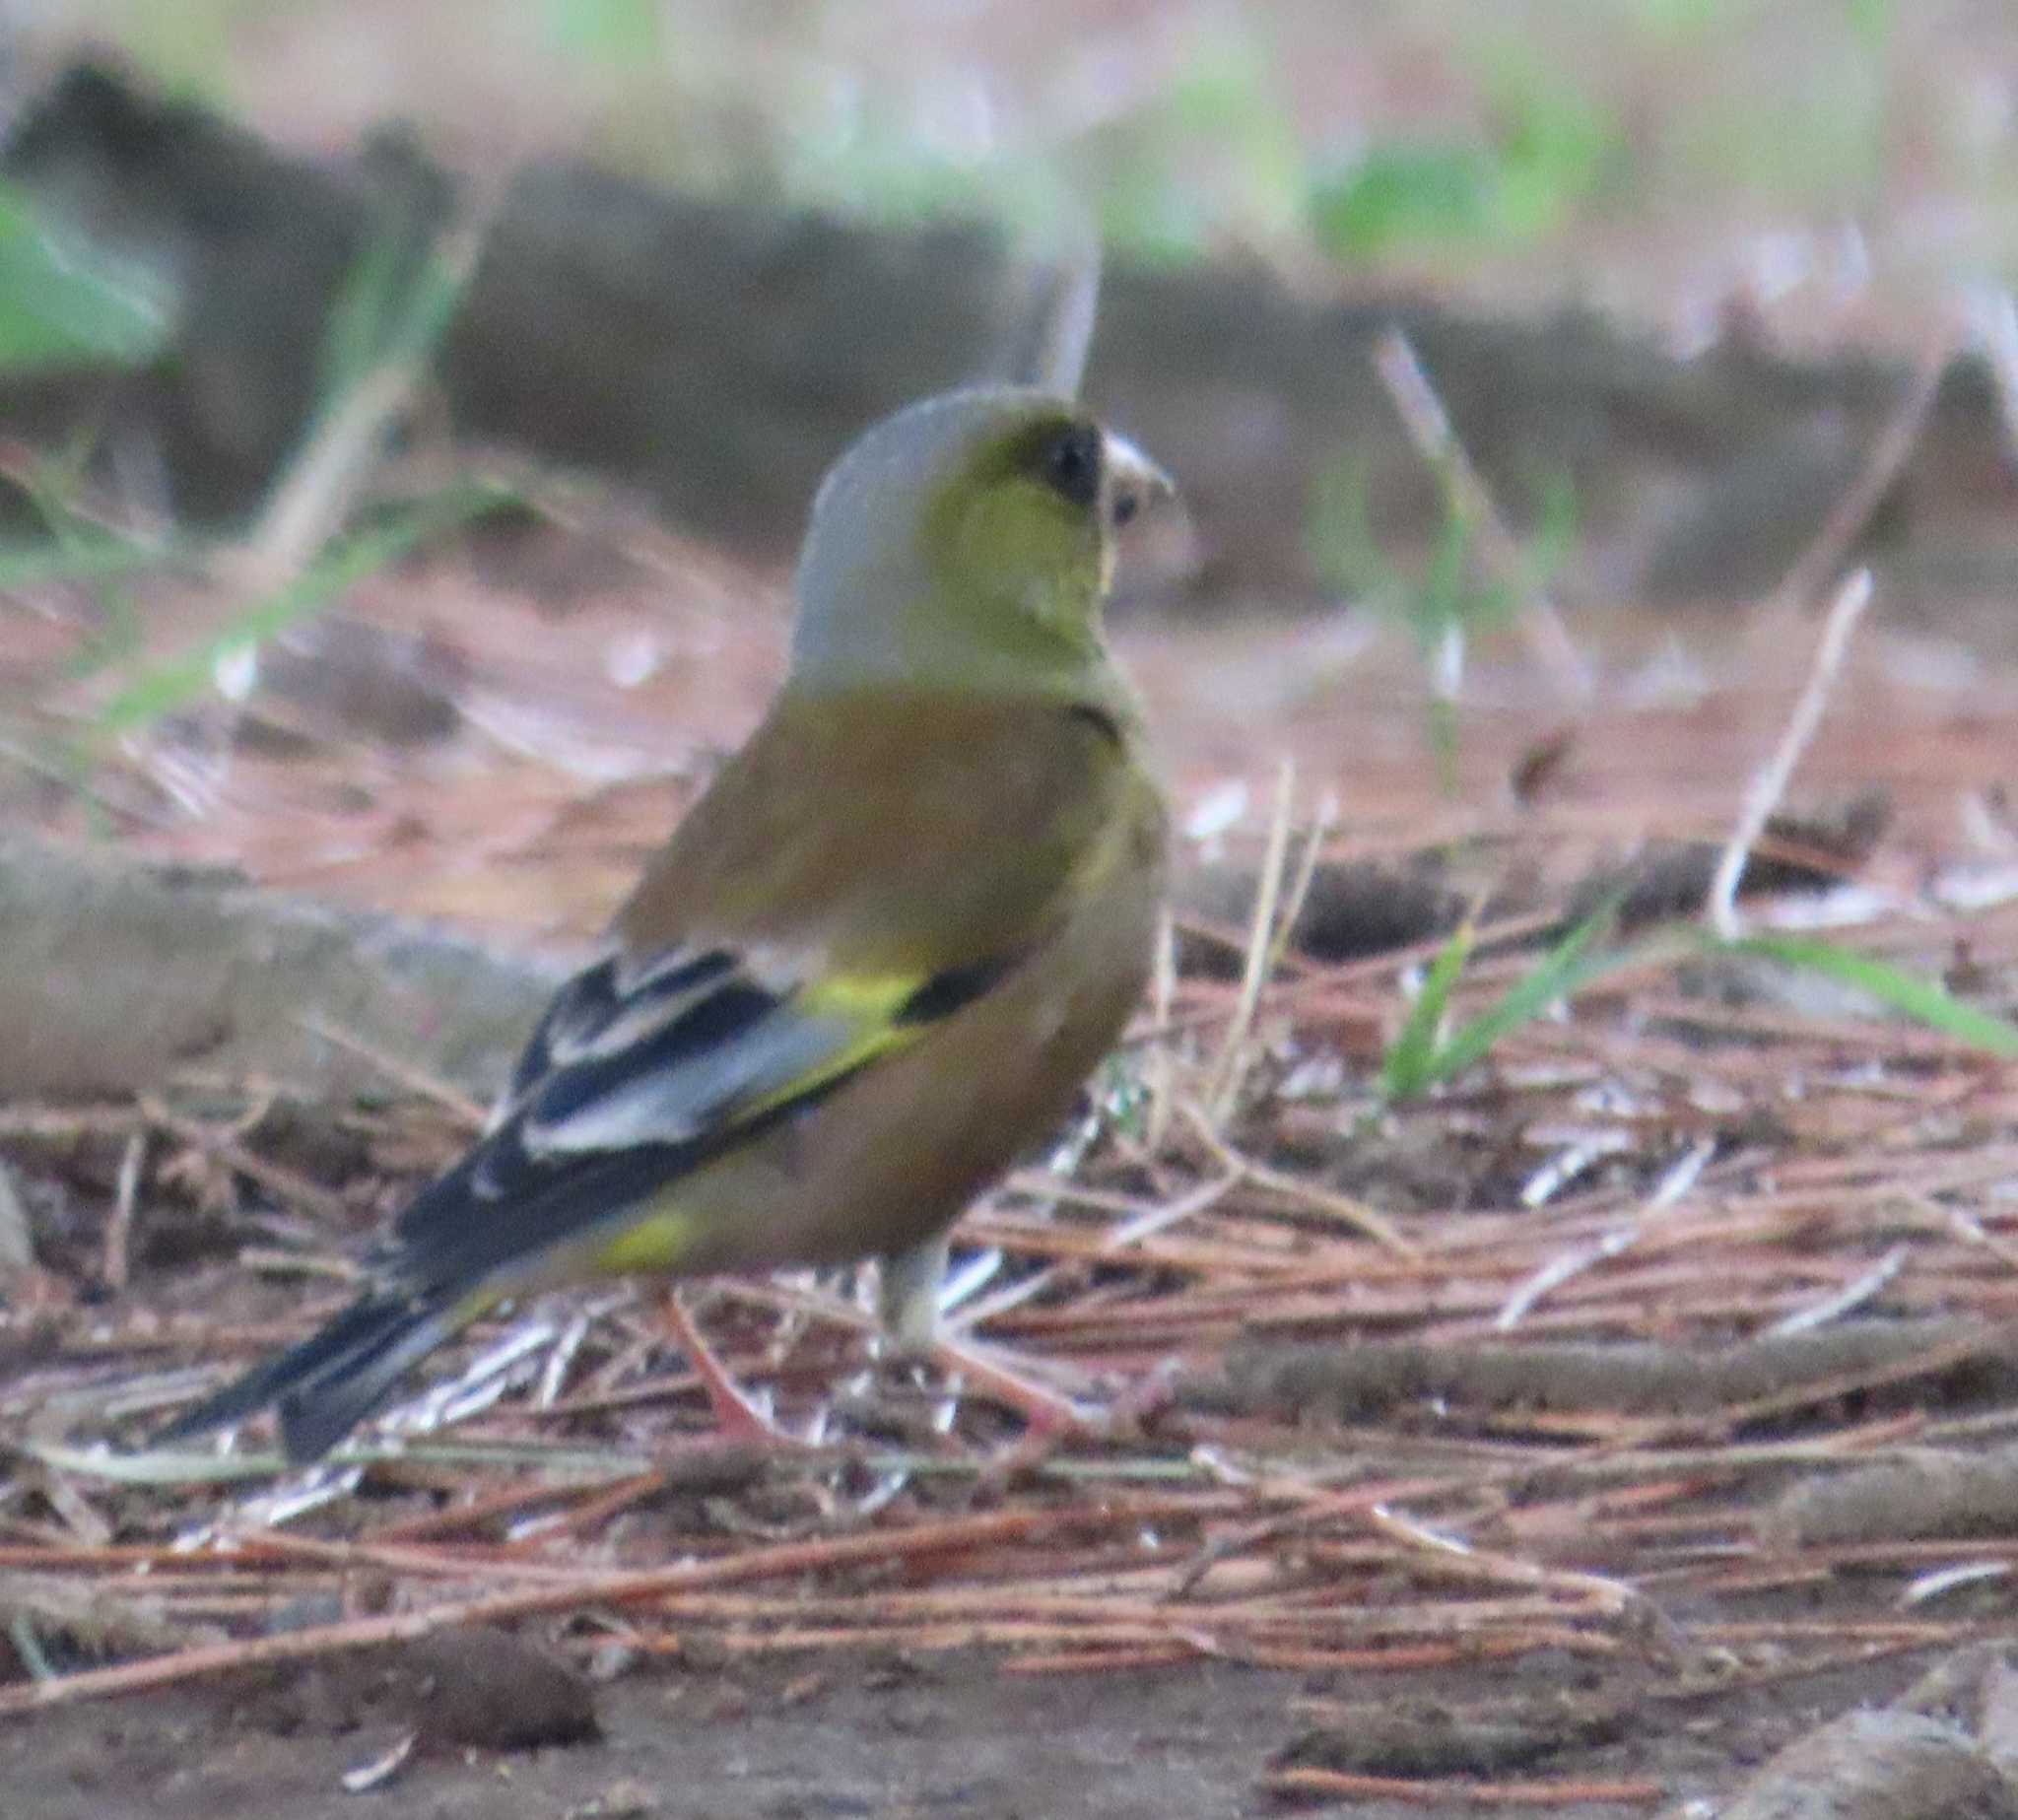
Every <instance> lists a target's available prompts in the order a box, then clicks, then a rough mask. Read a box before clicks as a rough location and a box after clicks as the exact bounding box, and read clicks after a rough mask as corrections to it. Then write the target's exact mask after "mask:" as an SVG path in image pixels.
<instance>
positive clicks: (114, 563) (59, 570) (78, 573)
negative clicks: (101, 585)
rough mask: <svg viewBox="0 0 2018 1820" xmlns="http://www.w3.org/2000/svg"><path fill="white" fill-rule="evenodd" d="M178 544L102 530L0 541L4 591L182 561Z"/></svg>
mask: <svg viewBox="0 0 2018 1820" xmlns="http://www.w3.org/2000/svg"><path fill="white" fill-rule="evenodd" d="M186 554H187V551H186V550H184V549H181V548H179V547H177V546H174V545H168V546H163V545H156V544H140V543H135V542H133V541H132V540H131V539H130V538H125V537H111V536H105V535H102V534H96V535H92V536H78V537H69V538H64V539H60V540H55V539H52V540H50V541H48V542H35V543H23V544H12V545H5V544H0V594H11V593H13V592H15V591H16V590H17V589H19V588H31V587H46V586H48V585H50V584H51V583H55V582H62V581H106V580H113V579H116V578H117V577H118V576H120V575H130V574H134V573H138V572H139V571H141V570H144V569H155V568H160V567H164V566H166V565H167V564H169V563H172V562H174V561H176V560H177V559H178V558H180V557H182V556H185V555H186Z"/></svg>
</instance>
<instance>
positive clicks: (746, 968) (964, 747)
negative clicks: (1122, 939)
mask: <svg viewBox="0 0 2018 1820" xmlns="http://www.w3.org/2000/svg"><path fill="white" fill-rule="evenodd" d="M1032 711H1034V712H1035V713H1037V714H1039V715H1041V716H1042V718H1041V720H1040V722H1039V724H1038V725H1037V726H1035V727H1033V725H1032V724H1031V721H1030V720H1029V719H1028V718H1022V719H1019V718H1017V717H1016V716H1015V715H1013V714H1012V713H1011V712H1010V710H1008V709H1004V708H974V707H964V706H963V707H961V708H957V709H956V708H947V707H944V706H938V707H935V706H933V705H930V704H923V705H916V706H914V707H913V708H911V709H910V711H909V712H908V714H907V715H900V716H897V717H896V724H897V726H898V727H899V728H905V727H907V726H908V727H909V728H910V729H911V730H912V732H913V733H914V732H915V730H916V728H917V725H918V722H919V720H920V718H921V717H922V716H925V715H928V714H929V715H936V716H938V718H939V720H940V721H941V722H943V724H939V725H936V726H933V727H931V728H930V729H929V731H930V733H931V737H930V738H928V739H927V740H926V741H925V742H924V743H925V749H926V750H927V751H930V752H932V753H934V754H936V755H942V756H938V757H937V758H936V759H935V761H934V762H933V764H931V765H929V766H925V767H920V765H919V764H918V762H917V758H916V752H915V749H914V748H913V747H911V746H908V745H905V744H902V743H897V744H892V743H890V742H891V741H892V735H891V733H890V732H889V731H888V728H889V727H890V725H891V724H892V716H891V715H889V714H888V713H887V712H886V713H881V714H876V715H865V716H862V717H860V718H856V717H854V716H847V715H841V716H834V715H821V716H816V717H813V718H811V719H808V718H807V717H806V716H805V715H803V714H801V715H800V716H799V717H798V718H797V719H793V718H792V717H791V716H792V715H793V713H794V712H795V710H794V709H793V708H792V707H791V705H790V704H789V702H787V705H786V706H785V708H782V709H780V710H775V711H774V716H773V719H772V721H771V722H770V723H768V724H767V727H766V728H765V729H764V730H762V731H760V733H759V734H758V735H757V736H756V738H754V739H753V740H752V741H751V743H750V745H749V746H747V747H746V748H745V749H744V751H743V752H742V753H741V754H740V755H739V756H738V758H737V759H736V760H735V761H733V763H732V765H731V767H730V769H729V770H727V771H725V772H724V773H723V774H722V775H720V776H719V777H718V778H717V779H716V781H715V784H714V787H713V788H712V789H711V790H710V791H709V792H708V794H707V796H706V799H705V800H704V801H703V803H702V804H701V805H700V806H699V807H698V808H697V809H696V810H695V812H694V813H693V814H692V815H691V816H690V817H689V820H688V823H687V824H685V825H683V827H682V828H681V829H680V831H679V834H678V835H677V836H676V838H675V840H674V842H673V843H672V845H671V847H670V848H669V849H668V851H667V852H666V854H665V855H664V857H663V859H662V860H661V862H660V864H659V865H658V866H657V867H656V868H654V870H653V872H652V873H651V874H650V875H648V876H647V879H646V881H645V884H644V885H643V887H641V888H640V891H639V895H638V897H637V898H636V899H634V901H633V904H632V906H631V908H630V910H627V912H626V914H625V916H624V918H622V919H621V920H620V923H619V926H618V939H617V945H616V948H615V951H614V952H613V953H612V954H611V955H609V956H608V957H607V958H606V959H604V960H602V961H600V962H598V963H597V964H596V965H594V966H592V967H590V968H588V969H587V970H586V971H585V972H583V973H581V974H580V975H578V976H577V977H575V978H574V979H573V980H572V981H571V982H570V983H569V984H568V985H567V986H565V987H564V988H563V989H562V991H561V993H560V994H559V996H558V997H557V998H556V999H555V1001H554V1003H553V1005H552V1006H551V1007H550V1008H549V1010H548V1012H547V1014H546V1016H545V1017H544V1018H543V1019H542V1021H541V1023H540V1026H539V1028H538V1030H537V1031H535V1032H534V1034H533V1037H532V1039H531V1041H530V1042H529V1043H528V1044H527V1045H526V1049H525V1053H524V1056H523V1058H522V1059H521V1061H520V1063H519V1066H518V1069H517V1071H516V1073H515V1075H514V1078H513V1080H512V1083H511V1085H510V1087H509V1089H508V1090H507V1092H506V1094H505V1096H504V1099H503V1101H502V1102H501V1103H500V1106H499V1110H498V1112H497V1113H496V1114H495V1116H494V1119H493V1122H492V1125H491V1128H490V1130H489V1131H488V1132H487V1133H486V1135H485V1136H484V1137H483V1138H482V1139H481V1140H480V1141H479V1143H478V1144H477V1145H476V1147H475V1148H474V1149H473V1150H472V1151H471V1152H470V1153H469V1155H468V1156H466V1157H465V1158H464V1159H463V1160H462V1161H461V1162H460V1163H458V1164H457V1165H456V1166H455V1167H454V1168H453V1169H452V1170H450V1171H449V1172H448V1174H447V1175H445V1176H443V1177H442V1178H441V1179H440V1180H438V1181H437V1182H436V1183H434V1184H433V1185H432V1186H431V1187H429V1188H427V1189H425V1190H423V1191H422V1193H421V1194H420V1196H419V1197H418V1198H417V1199H416V1200H415V1201H414V1202H413V1203H412V1204H411V1205H409V1206H408V1208H407V1209H406V1211H405V1212H404V1213H403V1214H401V1215H400V1216H399V1218H398V1220H397V1222H396V1223H395V1226H394V1232H393V1241H392V1245H391V1246H390V1247H389V1248H388V1251H387V1252H386V1253H385V1254H383V1255H382V1257H381V1259H380V1262H381V1266H382V1271H383V1274H384V1276H385V1277H386V1278H389V1279H390V1280H392V1281H394V1282H397V1283H400V1284H404V1285H408V1286H417V1287H422V1288H427V1289H431V1290H432V1289H438V1288H442V1287H453V1286H458V1285H463V1286H473V1285H475V1284H477V1283H480V1282H482V1281H484V1280H485V1279H487V1278H492V1277H493V1275H494V1273H497V1272H501V1271H504V1270H505V1269H506V1268H507V1267H508V1266H511V1265H513V1264H515V1263H517V1262H519V1261H521V1260H524V1259H529V1258H531V1257H534V1256H537V1255H539V1254H541V1253H543V1252H545V1251H547V1250H548V1249H549V1248H550V1247H565V1246H566V1245H567V1244H568V1243H569V1241H570V1240H572V1239H573V1238H576V1237H579V1236H581V1235H583V1234H584V1233H585V1232H586V1231H587V1229H589V1228H591V1227H593V1226H597V1225H599V1224H601V1223H602V1222H604V1221H606V1220H608V1219H609V1218H610V1217H611V1216H613V1215H618V1214H620V1213H621V1212H622V1211H623V1210H624V1209H625V1208H627V1207H632V1206H636V1205H637V1204H638V1203H639V1202H640V1201H643V1200H646V1199H647V1198H650V1197H652V1196H654V1195H656V1194H657V1193H658V1192H659V1191H660V1190H662V1189H664V1188H665V1187H666V1186H668V1185H669V1184H671V1183H672V1182H674V1181H676V1180H679V1179H680V1178H681V1177H682V1176H684V1175H685V1174H687V1173H688V1172H690V1171H692V1170H694V1169H697V1168H699V1167H701V1166H702V1165H703V1164H706V1162H708V1161H710V1160H711V1159H713V1158H715V1157H718V1156H720V1155H721V1154H722V1153H723V1152H724V1151H726V1150H729V1149H731V1148H733V1147H735V1146H736V1145H738V1144H741V1143H744V1142H747V1141H749V1140H751V1139H753V1138H754V1137H756V1136H757V1135H759V1134H760V1133H761V1132H762V1131H764V1130H766V1129H768V1128H769V1127H770V1125H771V1124H773V1123H774V1121H776V1120H777V1119H779V1118H781V1117H784V1116H787V1115H788V1114H789V1113H790V1112H792V1110H793V1109H795V1108H797V1107H801V1106H804V1105H807V1104H809V1103H810V1102H812V1101H813V1100H815V1099H817V1098H819V1097H821V1096H823V1095H824V1094H826V1093H827V1092H829V1091H830V1090H832V1089H833V1088H835V1087H836V1086H838V1085H839V1084H840V1083H841V1081H843V1080H844V1079H846V1078H847V1077H848V1076H849V1075H851V1074H853V1073H854V1072H856V1071H857V1070H859V1069H861V1068H863V1067H866V1066H869V1065H871V1064H873V1063H874V1062H876V1061H877V1060H878V1059H879V1058H880V1057H883V1056H886V1055H888V1054H890V1053H892V1052H893V1051H895V1050H897V1049H900V1048H903V1047H905V1046H907V1045H910V1044H911V1043H914V1042H916V1041H917V1040H918V1039H919V1038H920V1037H921V1036H922V1035H923V1034H924V1033H925V1032H926V1031H927V1030H928V1029H929V1028H930V1027H931V1026H932V1025H934V1024H935V1023H938V1022H939V1021H940V1020H942V1019H945V1018H949V1017H952V1016H954V1015H956V1014H957V1013H958V1012H960V1011H961V1010H962V1009H964V1008H965V1007H966V1006H968V1005H970V1004H972V1003H973V1002H974V1001H975V1000H976V999H978V998H980V997H983V996H984V995H985V994H987V993H988V992H989V991H991V990H993V989H994V988H995V987H996V986H997V985H998V984H999V983H1000V982H1001V981H1002V980H1003V979H1004V978H1005V977H1007V976H1008V975H1009V974H1011V973H1012V972H1014V971H1015V970H1017V969H1018V968H1019V967H1021V966H1023V965H1024V964H1025V963H1026V962H1031V961H1033V960H1035V958H1036V957H1038V956H1039V955H1040V954H1041V952H1042V950H1043V947H1044V946H1045V943H1046V941H1047V939H1048V938H1049V936H1050V934H1051V933H1052V932H1053V931H1054V929H1055V928H1056V926H1057V916H1058V907H1059V905H1060V904H1061V903H1062V902H1063V901H1064V899H1065V897H1066V889H1065V888H1066V884H1067V881H1068V879H1069V878H1070V876H1071V875H1072V873H1073V870H1074V868H1075V867H1076V866H1077V865H1079V864H1080V863H1081V862H1082V860H1083V858H1084V855H1085V852H1086V850H1087V846H1088V841H1089V838H1090V835H1091V834H1093V833H1097V831H1098V830H1099V829H1100V828H1101V827H1103V826H1104V825H1105V824H1104V821H1103V817H1102V803H1101V799H1100V789H1099V783H1098V780H1099V779H1100V778H1102V777H1103V776H1104V775H1106V774H1105V771H1104V769H1103V764H1102V760H1103V759H1104V757H1105V755H1106V750H1107V748H1108V747H1109V745H1110V735H1108V734H1107V733H1105V732H1103V731H1102V730H1101V729H1100V728H1099V727H1097V726H1091V725H1089V724H1088V723H1086V722H1085V721H1084V719H1083V718H1082V717H1075V716H1073V715H1071V714H1060V713H1059V712H1058V711H1057V710H1054V709H1049V708H1040V709H1037V710H1032ZM787 755H788V757H789V764H788V765H787V762H786V757H787ZM806 774H810V775H819V776H821V777H823V779H824V780H826V781H827V782H828V783H830V784H832V785H833V786H834V787H833V788H832V790H831V791H830V793H829V794H828V797H827V799H826V806H825V808H824V809H823V812H822V813H821V815H820V816H819V817H818V818H817V819H813V820H803V819H799V818H796V817H795V818H792V819H791V820H789V821H785V822H780V820H779V819H778V816H777V812H776V805H777V804H778V803H779V802H780V801H789V800H791V796H790V789H789V784H790V780H791V778H792V777H793V776H802V775H806ZM893 777H895V778H899V779H901V780H902V781H903V783H904V792H903V797H904V802H903V807H904V811H905V812H904V813H893V812H892V805H891V803H890V801H889V799H888V796H887V793H884V792H887V786H888V780H889V779H891V778H893ZM879 786H881V790H879ZM1005 826H1009V827H1015V828H1017V830H1018V834H1019V838H1018V840H1016V841H1015V842H1010V843H1005V842H1003V841H1001V840H1000V839H999V838H998V837H999V835H1000V834H1001V831H1002V830H1003V828H1004V827H1005ZM949 905H950V906H952V907H953V909H954V910H956V911H957V913H956V914H954V915H952V916H950V917H946V916H943V915H942V914H938V913H935V914H931V915H927V914H925V912H926V911H932V912H943V911H944V910H946V909H947V907H948V906H949Z"/></svg>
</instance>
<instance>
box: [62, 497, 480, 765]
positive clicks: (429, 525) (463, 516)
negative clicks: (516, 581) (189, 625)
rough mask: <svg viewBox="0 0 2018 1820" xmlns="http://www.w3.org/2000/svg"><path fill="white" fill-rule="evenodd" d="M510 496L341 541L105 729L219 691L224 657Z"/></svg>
mask: <svg viewBox="0 0 2018 1820" xmlns="http://www.w3.org/2000/svg"><path fill="white" fill-rule="evenodd" d="M508 497H509V496H508V495H507V494H506V493H505V492H504V490H502V489H499V488H496V487H490V486H479V487H462V488H456V489H453V490H451V491H450V492H447V493H444V494H442V495H440V496H439V497H437V498H436V499H433V500H429V501H426V502H425V503H423V504H422V505H419V506H412V507H409V508H408V509H406V510H405V511H402V512H399V513H397V514H396V515H394V516H393V517H392V518H391V519H389V520H388V521H385V522H382V523H379V524H375V525H372V526H371V527H370V528H369V529H367V530H362V531H357V532H354V533H352V535H350V536H349V537H345V538H340V539H338V540H336V541H335V542H333V543H331V544H330V545H329V546H328V548H327V549H325V550H324V552H323V553H322V555H320V556H319V557H317V558H316V560H315V561H314V562H313V563H312V564H310V565H309V566H308V568H307V569H306V570H304V571H303V573H302V574H301V575H300V576H299V577H298V578H297V579H295V580H293V581H291V582H289V583H288V584H287V585H286V586H285V587H282V588H279V589H277V590H275V592H273V593H272V594H270V595H268V596H267V597H266V599H264V600H262V601H259V602H258V603H256V604H255V605H254V606H252V607H250V608H248V609H247V610H246V611H245V612H243V613H241V614H240V615H239V616H238V617H237V619H236V620H235V621H234V622H233V624H231V625H230V626H228V627H226V628H225V629H224V630H223V631H222V632H219V633H217V634H215V635H213V636H212V637H211V638H209V639H206V640H204V641H203V642H202V643H201V644H200V645H198V646H197V647H196V649H194V650H193V651H189V652H187V653H185V654H184V655H182V656H180V657H172V658H169V659H168V660H167V661H165V662H163V663H160V664H157V665H155V666H154V667H153V668H152V669H150V670H149V671H148V672H147V673H146V674H145V675H144V676H142V677H140V678H139V679H138V680H137V681H136V682H134V683H132V684H131V685H130V686H128V687H127V688H126V689H123V690H121V691H120V693H119V694H118V695H116V696H114V697H113V698H112V700H111V701H110V702H108V703H106V705H105V707H104V708H103V709H102V710H101V712H100V714H99V716H98V721H97V726H98V730H99V731H100V732H101V733H123V732H128V731H130V730H131V729H133V728H134V727H137V726H144V725H146V724H147V723H148V722H150V721H153V720H156V719H159V718H160V717H161V716H162V715H163V714H166V713H172V712H173V711H174V710H175V709H177V708H181V707H183V706H184V705H185V704H187V703H189V702H191V701H193V700H195V699H196V698H197V697H199V696H201V695H202V694H204V693H205V691H207V690H208V689H209V688H210V687H211V686H212V682H213V679H214V677H215V676H216V673H217V665H218V662H219V660H220V659H222V658H224V657H226V656H229V655H230V654H231V653H232V652H234V651H236V650H239V649H241V648H242V647H243V646H245V645H247V644H254V643H257V642H259V641H260V640H264V639H271V638H274V637H277V636H278V635H279V634H281V633H283V632H285V631H287V629H288V628H289V627H290V626H293V625H294V624H295V623H296V622H297V621H299V620H303V619H305V618H307V617H308V616H309V615H310V614H313V613H316V612H319V611H320V610H321V609H322V608H323V607H326V606H327V605H328V604H329V603H330V602H331V601H333V600H335V599H337V598H339V597H340V596H341V595H342V594H344V593H345V592H346V591H347V590H348V589H349V588H351V587H353V586H354V585H356V583H358V582H360V581H362V580H364V579H365V577H366V576H368V575H370V574H374V573H376V572H377V571H379V570H381V569H383V568H385V567H387V566H388V565H390V564H392V563H396V562H398V561H399V560H400V558H402V557H403V556H405V555H406V554H407V553H408V552H409V551H411V550H413V549H415V548H416V547H417V546H418V545H420V544H422V543H425V542H427V541H428V540H429V539H430V538H433V537H437V536H439V535H440V534H441V533H443V532H445V531H449V530H452V529H454V528H455V527H456V526H457V525H460V524H464V523H467V522H468V521H469V520H470V519H471V518H474V517H478V516H480V515H481V514H482V513H484V512H487V511H491V510H493V509H495V508H496V507H497V506H500V505H502V504H504V502H505V500H506V499H507V498H508Z"/></svg>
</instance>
